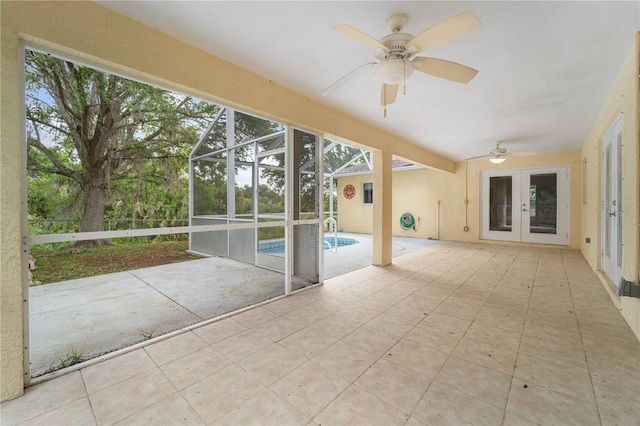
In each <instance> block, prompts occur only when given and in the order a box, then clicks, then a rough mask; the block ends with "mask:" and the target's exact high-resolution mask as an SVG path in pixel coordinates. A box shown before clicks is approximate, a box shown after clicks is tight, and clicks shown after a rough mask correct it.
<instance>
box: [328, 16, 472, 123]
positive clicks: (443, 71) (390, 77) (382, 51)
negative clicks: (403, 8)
mask: <svg viewBox="0 0 640 426" xmlns="http://www.w3.org/2000/svg"><path fill="white" fill-rule="evenodd" d="M408 20H409V17H408V16H407V15H405V14H396V15H392V16H390V17H389V18H388V19H387V28H388V29H389V31H391V34H389V35H387V36H385V37H382V38H381V39H380V40H376V39H375V38H373V37H371V36H370V35H368V34H365V33H363V32H362V31H360V30H357V29H355V28H353V27H351V26H349V25H345V24H341V25H334V26H333V27H332V28H333V29H335V30H336V31H339V32H340V33H342V34H344V35H346V36H347V37H350V38H352V39H354V40H356V41H358V42H360V43H362V44H364V45H365V46H368V47H371V48H373V49H375V58H376V61H375V62H369V63H367V64H364V65H361V66H359V67H358V68H356V69H354V70H353V71H350V72H349V73H347V74H346V75H345V76H343V77H342V78H340V79H339V80H338V81H336V82H335V83H333V84H332V85H331V86H329V87H327V88H326V89H325V90H324V91H323V92H322V95H323V96H329V95H331V94H332V93H334V92H335V91H336V90H337V89H338V88H340V87H341V86H342V85H344V84H345V83H346V82H347V81H348V80H350V79H352V78H354V77H355V76H356V75H358V74H360V73H361V72H363V71H365V70H368V69H371V68H373V67H375V68H376V70H375V75H376V77H377V78H378V80H379V81H380V82H381V83H382V91H381V95H380V105H382V106H384V107H385V112H384V115H385V117H386V115H387V111H386V106H387V105H389V104H392V103H393V102H395V100H396V96H397V94H398V86H399V85H400V83H404V82H405V81H406V79H407V78H409V77H411V75H412V74H413V71H414V70H417V71H420V72H423V73H425V74H430V75H433V76H436V77H440V78H444V79H447V80H451V81H456V82H459V83H468V82H469V81H471V79H473V77H475V75H476V74H477V73H478V71H477V70H475V69H473V68H470V67H467V66H465V65H462V64H459V63H456V62H451V61H447V60H444V59H436V58H427V57H423V56H415V55H416V54H417V53H420V52H423V51H425V50H427V49H433V48H435V47H438V46H441V45H443V44H445V43H448V42H450V41H453V40H456V39H458V38H460V37H462V36H464V35H466V34H469V33H470V32H472V31H475V30H477V29H478V28H480V27H481V26H482V23H481V22H480V20H479V19H478V18H477V17H476V16H475V15H474V14H473V13H471V12H469V11H466V12H463V13H461V14H459V15H456V16H454V17H452V18H449V19H447V20H444V21H442V22H440V23H438V24H436V25H434V26H433V27H431V28H428V29H426V30H424V31H423V32H421V33H420V34H418V35H417V36H415V37H414V36H413V35H411V34H407V33H403V32H402V29H403V28H404V26H405V25H406V24H407V22H408ZM404 93H405V94H406V86H405V88H404Z"/></svg>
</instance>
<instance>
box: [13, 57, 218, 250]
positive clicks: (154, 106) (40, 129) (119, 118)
mask: <svg viewBox="0 0 640 426" xmlns="http://www.w3.org/2000/svg"><path fill="white" fill-rule="evenodd" d="M25 58H26V61H25V62H26V63H25V69H26V99H27V102H26V103H27V108H26V116H27V129H28V144H29V150H28V159H27V165H28V168H29V170H30V171H34V172H38V173H52V174H56V175H59V176H63V177H65V178H67V179H69V180H71V181H73V182H74V183H75V184H76V185H77V187H78V189H79V193H80V198H81V202H82V208H81V212H80V218H81V221H80V231H81V232H89V231H101V230H103V220H104V216H105V200H106V198H107V197H106V195H107V192H108V190H109V189H111V187H112V182H114V181H118V180H135V179H136V178H137V179H138V180H140V179H142V175H143V171H144V169H145V167H148V164H149V160H157V159H165V160H166V161H171V159H178V161H181V162H182V163H184V165H183V167H186V155H187V154H188V152H189V148H190V147H191V146H193V144H195V142H196V141H197V138H198V134H199V133H200V132H201V131H202V129H203V128H205V126H206V125H207V124H208V123H210V122H211V120H212V118H213V117H214V115H215V112H216V110H217V108H218V107H217V106H215V105H212V104H209V103H206V102H202V101H198V100H195V99H193V98H191V97H189V96H182V95H176V94H174V93H171V92H169V91H166V90H163V89H159V88H156V87H152V86H149V85H146V84H142V83H138V82H135V81H131V80H128V79H125V78H122V77H119V76H116V75H113V74H109V73H105V72H102V71H99V70H96V69H93V68H90V67H87V66H84V65H80V64H76V63H73V62H70V61H65V60H61V59H57V58H55V57H52V56H50V55H45V54H40V53H36V52H32V51H26V56H25ZM148 171H149V170H147V172H148ZM160 172H161V170H158V169H156V170H152V171H151V176H152V177H153V176H155V175H154V174H157V173H160ZM145 176H146V175H145ZM100 242H101V241H97V242H93V244H95V243H100Z"/></svg>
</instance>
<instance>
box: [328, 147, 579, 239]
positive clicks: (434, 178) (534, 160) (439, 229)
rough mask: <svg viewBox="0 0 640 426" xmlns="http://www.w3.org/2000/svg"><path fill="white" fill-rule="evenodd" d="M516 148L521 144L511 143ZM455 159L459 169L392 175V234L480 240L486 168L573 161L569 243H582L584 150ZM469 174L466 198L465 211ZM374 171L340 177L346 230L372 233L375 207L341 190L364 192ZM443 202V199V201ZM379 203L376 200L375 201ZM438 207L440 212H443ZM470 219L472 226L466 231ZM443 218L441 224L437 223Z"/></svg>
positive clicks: (570, 185)
mask: <svg viewBox="0 0 640 426" xmlns="http://www.w3.org/2000/svg"><path fill="white" fill-rule="evenodd" d="M512 149H513V150H514V151H515V150H517V148H512ZM467 166H468V169H467V170H466V173H465V163H464V162H460V163H456V172H455V173H454V174H450V173H444V172H441V171H437V170H431V169H421V170H411V171H399V172H395V173H394V175H393V207H392V210H393V213H392V216H393V225H392V230H393V235H396V236H405V237H415V238H434V239H436V238H438V236H439V238H440V239H442V240H452V241H470V242H477V241H480V174H481V172H482V171H485V170H507V169H521V168H530V167H544V166H569V247H571V248H573V249H579V248H580V241H581V236H580V230H581V227H580V221H581V215H580V211H581V207H582V206H581V201H580V194H581V189H580V188H581V186H580V185H581V162H580V151H565V152H554V153H552V154H539V155H535V156H522V157H517V156H516V157H509V158H508V159H507V160H506V161H505V162H504V163H502V164H500V165H497V166H496V165H494V164H492V163H490V162H489V161H488V160H476V161H469V162H467ZM465 179H466V181H467V188H466V191H467V199H468V200H469V204H468V206H467V208H466V210H465V203H464V200H465V185H464V184H465ZM370 181H371V175H360V176H347V177H343V178H340V179H339V180H338V185H339V191H340V192H339V194H338V198H339V202H338V212H339V214H340V226H341V229H342V230H344V231H345V232H360V233H367V232H371V229H372V228H371V227H370V222H369V220H368V217H369V215H370V211H371V206H365V205H362V197H361V196H358V195H357V196H356V197H355V198H354V199H353V200H346V199H345V197H344V195H343V194H342V190H343V188H344V187H345V185H347V184H353V185H354V186H355V187H356V189H357V190H358V193H359V194H360V193H361V190H362V189H361V187H362V182H370ZM438 201H439V202H440V204H439V205H438ZM374 202H375V200H374ZM438 208H439V209H440V213H439V215H438ZM404 212H409V213H411V214H413V216H415V218H416V222H417V223H416V230H415V231H413V230H403V229H402V228H401V227H400V215H402V213H404ZM465 214H466V224H467V226H468V229H469V230H468V231H466V232H465V231H464V226H465ZM438 217H439V220H438ZM438 222H439V226H438Z"/></svg>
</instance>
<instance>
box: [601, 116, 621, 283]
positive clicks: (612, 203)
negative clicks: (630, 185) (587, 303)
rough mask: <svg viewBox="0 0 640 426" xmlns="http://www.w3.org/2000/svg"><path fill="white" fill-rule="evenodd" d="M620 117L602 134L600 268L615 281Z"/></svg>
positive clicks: (618, 259)
mask: <svg viewBox="0 0 640 426" xmlns="http://www.w3.org/2000/svg"><path fill="white" fill-rule="evenodd" d="M621 145H622V120H621V119H620V120H618V121H617V122H616V124H614V125H613V127H612V128H611V130H609V132H608V133H607V134H606V136H605V138H604V143H603V146H602V148H603V150H602V204H601V217H602V226H601V229H602V262H601V264H602V271H603V272H604V273H605V274H606V275H607V277H609V279H610V280H611V282H613V283H614V284H618V282H619V281H620V277H621V276H622V218H621V217H620V214H621V213H622V197H621V191H620V190H621V188H620V187H621V183H622V168H621V156H620V151H621Z"/></svg>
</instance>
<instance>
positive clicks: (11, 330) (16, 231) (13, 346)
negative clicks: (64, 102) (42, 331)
mask: <svg viewBox="0 0 640 426" xmlns="http://www.w3.org/2000/svg"><path fill="white" fill-rule="evenodd" d="M3 18H4V17H3ZM5 23H6V22H5V20H4V19H3V20H2V62H1V63H2V71H1V72H0V88H1V96H0V103H1V104H0V120H1V122H2V126H0V188H1V190H0V253H2V255H1V256H0V401H4V400H6V399H9V398H13V397H16V396H19V395H21V394H22V393H23V389H24V345H23V344H24V340H25V339H24V322H23V313H24V303H23V300H24V298H23V285H22V280H23V275H22V271H23V262H22V256H23V252H22V242H21V234H22V233H21V228H20V227H21V223H22V215H21V204H22V193H23V190H22V179H21V175H22V173H21V171H22V167H23V163H22V148H21V147H22V145H21V141H22V140H23V139H22V136H21V133H22V132H21V127H20V125H21V124H22V121H21V119H20V117H21V112H20V111H21V108H20V100H19V99H20V97H19V92H18V90H19V89H18V88H19V87H20V85H19V84H18V76H19V74H18V70H19V66H18V37H17V34H16V33H15V31H12V30H13V28H12V26H11V25H5Z"/></svg>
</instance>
